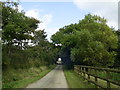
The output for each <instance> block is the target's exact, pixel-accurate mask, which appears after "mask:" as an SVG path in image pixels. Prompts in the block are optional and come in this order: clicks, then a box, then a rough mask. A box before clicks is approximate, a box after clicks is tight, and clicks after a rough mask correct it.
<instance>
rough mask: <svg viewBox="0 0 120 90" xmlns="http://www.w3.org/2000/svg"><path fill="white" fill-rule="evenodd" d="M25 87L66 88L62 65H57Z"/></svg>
mask: <svg viewBox="0 0 120 90" xmlns="http://www.w3.org/2000/svg"><path fill="white" fill-rule="evenodd" d="M26 88H68V85H67V81H66V79H65V75H64V72H63V68H62V65H57V66H56V68H55V69H53V70H52V71H51V72H49V73H48V74H47V75H46V76H44V77H43V78H41V79H40V80H38V81H37V82H35V83H32V84H30V85H28V86H27V87H26Z"/></svg>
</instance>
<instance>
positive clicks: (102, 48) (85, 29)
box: [51, 14, 118, 66]
mask: <svg viewBox="0 0 120 90" xmlns="http://www.w3.org/2000/svg"><path fill="white" fill-rule="evenodd" d="M106 23H107V20H106V19H104V18H101V17H100V16H97V15H91V14H88V15H86V16H85V18H84V19H82V20H80V21H79V22H78V23H75V24H71V25H68V26H65V27H63V28H60V29H59V31H58V32H57V33H56V34H54V35H53V36H52V38H51V39H52V41H53V42H54V43H57V44H58V43H60V44H62V48H68V47H69V49H70V56H71V58H70V59H71V60H72V61H73V62H74V63H76V62H77V64H78V63H79V64H86V65H93V66H109V65H112V64H113V63H114V59H115V56H116V52H115V51H114V49H116V48H117V46H118V37H117V35H116V33H115V32H113V29H112V28H110V27H109V26H108V25H107V24H106Z"/></svg>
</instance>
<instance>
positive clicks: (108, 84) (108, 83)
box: [106, 71, 110, 89]
mask: <svg viewBox="0 0 120 90" xmlns="http://www.w3.org/2000/svg"><path fill="white" fill-rule="evenodd" d="M106 78H107V79H108V80H109V79H110V73H109V71H106ZM107 88H109V89H110V82H109V81H107Z"/></svg>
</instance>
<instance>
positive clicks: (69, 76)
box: [64, 69, 95, 89]
mask: <svg viewBox="0 0 120 90" xmlns="http://www.w3.org/2000/svg"><path fill="white" fill-rule="evenodd" d="M64 73H65V77H66V80H67V83H68V86H69V88H73V89H74V88H95V86H94V85H93V84H91V83H89V84H88V82H87V81H86V80H84V79H83V78H82V77H81V76H79V75H78V74H77V73H75V72H74V71H73V70H66V69H64Z"/></svg>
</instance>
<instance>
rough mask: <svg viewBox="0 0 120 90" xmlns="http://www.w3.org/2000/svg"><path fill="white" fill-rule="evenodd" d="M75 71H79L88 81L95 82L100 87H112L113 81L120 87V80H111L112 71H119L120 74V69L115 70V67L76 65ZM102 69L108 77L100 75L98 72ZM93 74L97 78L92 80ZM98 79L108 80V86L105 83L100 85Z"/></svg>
mask: <svg viewBox="0 0 120 90" xmlns="http://www.w3.org/2000/svg"><path fill="white" fill-rule="evenodd" d="M74 71H75V72H77V73H78V74H80V75H81V76H82V77H83V78H84V79H86V80H87V81H88V82H91V83H93V84H95V86H96V87H100V88H103V89H105V88H109V89H110V88H111V83H112V84H114V85H117V86H118V88H120V82H115V81H113V80H111V77H110V73H119V74H120V70H114V69H109V68H99V67H91V66H81V65H74ZM93 71H94V72H93ZM100 71H102V72H104V73H105V75H106V77H101V76H99V75H98V74H99V73H98V72H100ZM86 75H87V76H86ZM91 76H92V77H94V78H95V80H91V79H90V78H91ZM98 79H102V80H104V81H106V83H107V86H106V87H104V86H103V85H100V84H99V82H98Z"/></svg>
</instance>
